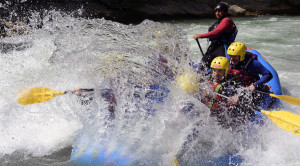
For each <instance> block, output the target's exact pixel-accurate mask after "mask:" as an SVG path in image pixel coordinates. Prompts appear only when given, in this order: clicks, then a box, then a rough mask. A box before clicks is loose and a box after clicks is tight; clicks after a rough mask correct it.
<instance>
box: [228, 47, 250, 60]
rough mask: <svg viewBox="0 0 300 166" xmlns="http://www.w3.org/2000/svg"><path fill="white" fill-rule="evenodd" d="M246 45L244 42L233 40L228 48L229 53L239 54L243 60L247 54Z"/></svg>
mask: <svg viewBox="0 0 300 166" xmlns="http://www.w3.org/2000/svg"><path fill="white" fill-rule="evenodd" d="M246 49H247V48H246V46H245V44H244V43H242V42H233V43H232V44H230V46H229V47H228V49H227V54H228V55H239V56H240V61H243V60H244V59H245V55H246Z"/></svg>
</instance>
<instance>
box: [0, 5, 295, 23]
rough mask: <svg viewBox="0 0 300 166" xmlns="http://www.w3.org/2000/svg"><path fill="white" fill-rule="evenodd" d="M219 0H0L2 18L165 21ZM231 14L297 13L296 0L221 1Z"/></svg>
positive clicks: (206, 10)
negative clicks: (55, 13) (33, 15)
mask: <svg viewBox="0 0 300 166" xmlns="http://www.w3.org/2000/svg"><path fill="white" fill-rule="evenodd" d="M218 2H219V0H163V1H161V0H10V1H4V0H1V1H0V14H1V18H2V19H6V20H11V19H15V20H20V19H24V18H26V17H28V14H30V12H31V11H37V12H39V13H40V15H41V17H43V15H45V12H47V11H49V10H52V9H55V10H60V11H63V12H66V13H68V14H72V15H74V16H76V17H85V18H87V17H89V18H102V17H104V18H105V19H108V20H113V21H118V22H121V23H125V24H129V23H139V22H141V21H142V20H144V19H152V20H168V19H180V18H207V17H214V11H213V8H214V6H215V5H216V4H217V3H218ZM224 2H227V3H228V4H229V5H230V8H229V13H230V14H231V15H233V16H253V15H254V16H255V15H266V14H292V15H295V14H297V15H298V14H300V10H299V7H300V1H299V0H255V1H253V0H238V1H237V0H224Z"/></svg>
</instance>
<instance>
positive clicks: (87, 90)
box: [65, 89, 94, 94]
mask: <svg viewBox="0 0 300 166" xmlns="http://www.w3.org/2000/svg"><path fill="white" fill-rule="evenodd" d="M80 91H81V92H92V91H94V89H80ZM66 93H73V91H72V90H67V91H65V94H66Z"/></svg>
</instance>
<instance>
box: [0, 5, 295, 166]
mask: <svg viewBox="0 0 300 166" xmlns="http://www.w3.org/2000/svg"><path fill="white" fill-rule="evenodd" d="M50 16H51V17H50ZM36 20H37V19H35V18H33V19H31V25H32V27H35V26H36V24H37V23H36V22H35V21H36ZM234 21H235V24H236V26H237V27H238V29H239V33H238V37H237V39H236V40H237V41H242V42H244V43H245V44H246V45H247V46H249V47H251V48H252V49H256V50H258V51H259V52H260V53H261V54H262V55H263V56H264V57H265V58H266V59H267V60H268V62H269V63H270V64H271V65H272V66H273V67H274V68H275V69H276V70H277V72H278V75H279V78H280V82H281V85H282V88H283V92H284V94H286V95H290V96H295V97H299V98H300V94H299V92H300V67H299V62H300V53H299V52H300V33H299V26H300V17H299V16H297V17H288V16H262V17H249V18H247V17H246V18H234ZM43 22H44V26H43V27H42V28H41V29H35V28H31V27H27V32H26V33H25V34H24V35H18V36H12V37H9V38H3V39H0V44H1V47H0V48H1V51H0V58H1V61H0V65H1V70H0V72H1V73H0V74H1V78H2V79H1V85H0V131H1V137H0V165H72V163H70V161H69V160H70V156H71V153H72V147H73V148H74V149H75V148H78V147H80V146H82V145H86V146H95V147H96V146H98V145H100V144H101V145H103V144H105V145H106V147H107V148H108V149H109V151H115V150H120V151H122V152H123V153H126V154H130V155H131V156H134V157H136V158H137V160H138V161H139V162H138V164H140V165H172V164H173V158H174V156H175V155H176V154H178V151H180V149H181V146H182V144H183V142H184V141H185V140H186V138H187V135H188V134H189V133H191V131H192V130H193V128H196V129H197V131H198V132H199V133H198V137H197V138H195V139H196V141H194V143H195V142H197V143H198V144H197V145H195V147H196V148H192V150H187V152H186V153H187V154H189V155H185V158H184V160H190V161H197V160H200V158H209V157H211V156H213V157H218V156H220V155H221V154H222V153H224V152H227V151H236V152H237V153H238V155H240V156H242V157H243V159H244V162H243V163H242V165H300V157H299V149H300V137H299V136H296V135H294V134H291V133H289V132H287V131H285V130H283V129H280V128H279V127H277V126H275V125H274V124H272V123H271V122H270V123H269V124H268V125H266V126H262V127H257V126H256V128H257V130H256V132H255V133H254V134H253V133H242V132H239V133H232V132H230V131H229V130H226V129H223V128H221V127H220V126H218V125H217V124H216V123H215V121H214V120H212V119H211V118H209V110H208V109H207V108H206V107H205V106H203V104H201V103H200V102H199V101H198V100H197V99H196V98H194V97H193V96H192V95H189V94H186V93H185V92H184V91H182V90H181V89H180V88H179V87H178V86H176V84H175V83H174V81H173V80H174V75H177V74H181V73H185V72H189V71H191V70H192V68H191V67H190V66H189V63H191V61H194V62H197V61H199V58H200V57H201V54H200V51H199V48H198V46H197V43H196V42H195V40H194V39H193V38H192V36H193V34H195V33H203V32H206V31H207V29H208V27H209V26H210V25H211V24H212V23H213V22H214V20H213V19H202V20H182V21H175V22H163V23H158V22H153V21H149V20H148V21H144V22H143V23H141V24H139V25H123V24H119V23H116V22H111V21H107V20H104V19H96V20H86V19H77V18H73V17H71V16H66V15H61V14H60V13H58V12H51V11H49V14H48V15H47V16H46V17H45V18H44V20H43ZM200 43H201V46H202V47H203V50H206V48H207V46H208V44H207V42H206V40H205V39H201V40H200ZM154 84H155V85H160V86H162V87H166V88H167V89H168V90H165V91H163V93H162V94H161V95H162V96H164V97H165V99H164V101H163V102H160V101H153V100H149V98H145V97H144V96H145V94H146V93H147V92H149V87H150V86H151V85H154ZM33 87H48V88H51V89H55V90H62V91H64V90H72V89H75V88H78V87H81V88H94V89H95V91H96V92H97V91H101V89H112V90H113V92H114V94H115V98H116V105H115V115H112V114H110V113H109V111H108V108H109V102H107V101H106V100H105V99H104V98H103V95H101V93H100V94H99V93H95V94H94V95H93V94H89V95H87V96H81V97H79V96H76V95H74V94H65V95H61V96H57V97H55V98H54V99H52V100H50V101H47V102H43V103H37V104H32V105H20V104H18V102H17V99H18V97H19V96H17V94H18V91H19V90H20V89H22V88H33ZM90 96H93V98H94V100H92V101H88V99H87V98H89V97H90ZM82 100H85V101H87V103H85V104H82ZM187 105H193V108H192V109H193V110H192V111H191V112H188V113H186V114H184V113H182V112H181V110H182V108H183V107H185V106H187ZM283 110H286V111H289V112H293V113H295V114H298V115H300V107H297V106H294V105H291V104H287V103H283ZM113 116H114V118H113Z"/></svg>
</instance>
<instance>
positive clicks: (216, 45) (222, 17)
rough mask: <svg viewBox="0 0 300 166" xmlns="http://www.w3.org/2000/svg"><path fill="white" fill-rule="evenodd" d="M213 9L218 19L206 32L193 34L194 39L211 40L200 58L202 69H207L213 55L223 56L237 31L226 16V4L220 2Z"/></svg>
mask: <svg viewBox="0 0 300 166" xmlns="http://www.w3.org/2000/svg"><path fill="white" fill-rule="evenodd" d="M214 10H215V15H216V18H217V19H218V21H217V22H215V23H214V24H213V25H212V26H211V27H210V28H209V29H208V31H209V32H208V33H203V34H195V35H194V39H198V38H208V40H209V41H210V42H211V43H210V45H209V47H208V49H207V51H206V53H205V55H204V56H203V57H202V59H201V63H202V66H200V68H201V69H203V67H205V68H207V69H208V68H209V66H210V64H211V61H212V60H213V59H214V58H215V57H218V56H225V54H226V51H225V50H227V48H228V46H229V45H230V44H231V43H232V42H234V40H235V38H236V35H237V33H238V30H237V27H236V26H235V24H234V23H233V21H232V20H231V19H230V18H228V17H227V16H226V15H227V13H228V6H227V4H225V3H222V2H221V3H219V4H218V5H217V6H216V7H215V9H214Z"/></svg>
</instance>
